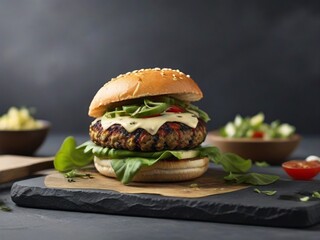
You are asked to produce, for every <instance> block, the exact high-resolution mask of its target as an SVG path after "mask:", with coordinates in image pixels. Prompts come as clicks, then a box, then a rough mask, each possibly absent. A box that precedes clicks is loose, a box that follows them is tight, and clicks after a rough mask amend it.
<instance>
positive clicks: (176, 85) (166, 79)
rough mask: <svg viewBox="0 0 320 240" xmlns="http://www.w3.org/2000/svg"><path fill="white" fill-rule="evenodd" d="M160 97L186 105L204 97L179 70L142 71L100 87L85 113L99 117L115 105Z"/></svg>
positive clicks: (112, 80) (123, 75)
mask: <svg viewBox="0 0 320 240" xmlns="http://www.w3.org/2000/svg"><path fill="white" fill-rule="evenodd" d="M159 95H169V96H172V97H174V98H177V99H180V100H183V101H187V102H194V101H198V100H200V99H201V98H202V97H203V94H202V92H201V90H200V88H199V87H198V85H197V84H196V83H195V82H194V81H193V79H192V78H191V77H190V76H189V75H186V74H184V73H182V72H180V71H179V70H173V69H170V68H163V69H160V68H152V69H151V68H150V69H141V70H135V71H133V72H128V73H126V74H121V75H119V76H118V77H116V78H113V79H111V81H109V82H107V83H106V84H105V85H104V86H102V87H101V88H100V90H99V91H98V92H97V93H96V95H95V96H94V98H93V100H92V102H91V104H90V107H89V112H88V114H89V116H91V117H100V116H102V115H103V114H104V113H105V112H106V111H107V110H108V109H109V108H110V107H111V106H112V105H114V104H115V103H119V102H122V101H127V100H131V99H136V98H141V97H148V96H159Z"/></svg>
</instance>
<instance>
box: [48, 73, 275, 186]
mask: <svg viewBox="0 0 320 240" xmlns="http://www.w3.org/2000/svg"><path fill="white" fill-rule="evenodd" d="M202 97H203V94H202V92H201V90H200V88H199V86H198V85H197V84H196V83H195V82H194V81H193V79H192V78H191V77H190V76H189V75H186V74H184V73H182V72H181V71H179V70H173V69H170V68H163V69H160V68H153V69H141V70H136V71H133V72H128V73H126V74H121V75H119V76H118V77H116V78H113V79H111V80H110V81H109V82H107V83H106V84H104V85H103V86H102V87H101V88H100V90H99V91H98V92H97V93H96V95H95V96H94V98H93V99H92V101H91V104H90V106H89V112H88V114H89V116H91V117H93V118H95V119H94V120H93V121H92V123H91V124H90V126H89V135H90V140H89V141H87V142H85V143H83V144H81V145H79V146H77V144H76V141H75V138H73V137H71V136H69V137H67V138H66V139H65V140H64V142H63V143H62V145H61V147H60V149H59V150H58V152H57V153H56V155H55V158H54V167H55V169H56V170H58V171H59V172H62V173H64V176H65V177H66V178H67V179H68V181H73V180H74V178H76V177H84V178H88V177H90V174H89V175H88V174H87V173H86V172H84V173H83V172H79V171H77V170H78V169H83V168H84V167H86V166H87V165H90V164H92V163H94V167H95V168H96V169H97V171H98V172H99V173H101V174H102V175H105V176H107V177H111V178H116V179H118V180H119V181H121V182H122V183H123V184H129V183H130V182H132V181H133V182H176V181H186V180H192V179H195V178H197V177H200V176H201V175H202V174H204V173H205V172H206V171H207V169H208V165H209V161H212V162H213V163H215V164H217V165H221V166H222V168H223V170H224V171H225V172H226V173H227V175H226V176H225V177H224V179H225V180H226V181H232V182H235V183H248V184H253V185H267V184H270V183H272V182H274V181H276V180H277V179H279V177H278V176H273V175H267V174H258V173H250V172H248V171H249V170H250V169H251V166H252V162H251V160H250V159H243V158H241V157H240V156H238V155H236V154H233V153H223V152H221V151H220V150H219V149H218V148H217V147H215V146H201V143H202V142H203V141H204V140H205V138H206V134H207V130H206V122H208V121H209V120H210V118H209V116H208V115H207V114H206V113H205V112H204V111H202V110H201V109H199V108H198V107H196V106H195V105H193V104H192V102H195V101H199V100H200V99H201V98H202Z"/></svg>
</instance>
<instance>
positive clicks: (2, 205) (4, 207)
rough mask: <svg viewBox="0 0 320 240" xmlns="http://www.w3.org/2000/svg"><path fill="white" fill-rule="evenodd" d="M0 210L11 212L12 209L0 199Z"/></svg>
mask: <svg viewBox="0 0 320 240" xmlns="http://www.w3.org/2000/svg"><path fill="white" fill-rule="evenodd" d="M0 210H1V211H4V212H11V211H12V209H11V208H9V207H8V206H7V205H6V204H5V203H4V201H2V200H0Z"/></svg>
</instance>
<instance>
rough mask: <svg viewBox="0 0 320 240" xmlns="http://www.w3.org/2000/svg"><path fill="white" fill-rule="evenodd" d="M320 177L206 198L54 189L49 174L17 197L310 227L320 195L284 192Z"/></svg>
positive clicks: (47, 204) (19, 186)
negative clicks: (308, 197)
mask: <svg viewBox="0 0 320 240" xmlns="http://www.w3.org/2000/svg"><path fill="white" fill-rule="evenodd" d="M319 186H320V184H319V181H309V182H308V181H305V182H304V181H295V182H293V181H283V180H282V181H278V182H277V183H274V184H272V185H269V186H264V187H259V189H260V190H271V189H272V190H277V194H276V195H274V196H266V195H263V194H258V193H256V192H254V191H253V189H254V187H249V188H247V189H244V190H240V191H236V192H231V193H226V194H221V195H214V196H209V197H203V198H193V199H186V198H175V197H164V196H159V195H151V194H122V193H118V192H115V191H105V190H88V189H86V190H82V189H50V188H47V187H45V185H44V177H38V178H33V179H29V180H24V181H19V182H16V183H14V185H13V186H12V189H11V197H12V200H13V201H14V202H15V203H16V204H17V205H19V206H25V207H34V208H45V209H57V210H68V211H80V212H95V213H106V214H120V215H132V216H143V217H156V218H173V219H184V220H200V221H212V222H224V223H238V224H250V225H263V226H277V227H308V226H312V225H315V224H317V223H319V222H320V200H315V201H308V202H300V201H293V200H282V199H279V196H280V195H288V194H293V193H298V192H312V191H316V190H319V188H320V187H319Z"/></svg>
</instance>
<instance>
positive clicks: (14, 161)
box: [0, 155, 53, 183]
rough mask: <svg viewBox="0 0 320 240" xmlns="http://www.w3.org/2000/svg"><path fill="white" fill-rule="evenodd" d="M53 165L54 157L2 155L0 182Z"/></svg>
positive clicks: (0, 160)
mask: <svg viewBox="0 0 320 240" xmlns="http://www.w3.org/2000/svg"><path fill="white" fill-rule="evenodd" d="M52 167H53V157H28V156H16V155H1V156H0V183H5V182H9V181H12V180H16V179H20V178H24V177H28V176H30V175H31V174H32V173H34V172H37V171H40V170H44V169H49V168H52Z"/></svg>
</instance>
